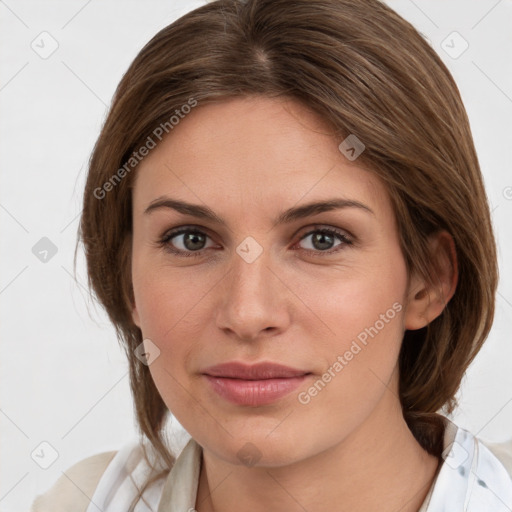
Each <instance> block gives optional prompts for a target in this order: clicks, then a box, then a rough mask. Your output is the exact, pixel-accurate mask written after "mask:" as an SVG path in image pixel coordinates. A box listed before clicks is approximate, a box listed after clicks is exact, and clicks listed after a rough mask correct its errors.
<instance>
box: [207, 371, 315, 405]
mask: <svg viewBox="0 0 512 512" xmlns="http://www.w3.org/2000/svg"><path fill="white" fill-rule="evenodd" d="M202 374H203V376H204V377H205V379H206V380H207V381H208V382H209V384H210V386H211V388H212V389H213V391H215V392H216V393H217V395H219V396H220V397H222V398H223V399H225V400H227V401H229V402H231V403H234V404H237V405H246V406H252V407H257V406H261V405H268V404H271V403H273V402H276V401H277V400H279V399H280V398H282V397H284V396H286V395H288V394H289V393H291V392H292V391H293V390H294V389H296V388H297V387H298V386H300V384H302V383H303V382H304V381H305V380H306V379H307V378H308V377H309V376H310V375H312V374H311V372H309V371H307V370H301V369H298V368H290V367H288V366H283V365H280V364H276V363H259V364H254V365H246V364H242V363H237V362H231V363H224V364H221V365H216V366H212V367H210V368H207V369H206V370H204V371H203V372H202Z"/></svg>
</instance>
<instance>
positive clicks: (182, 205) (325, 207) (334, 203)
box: [144, 197, 375, 226]
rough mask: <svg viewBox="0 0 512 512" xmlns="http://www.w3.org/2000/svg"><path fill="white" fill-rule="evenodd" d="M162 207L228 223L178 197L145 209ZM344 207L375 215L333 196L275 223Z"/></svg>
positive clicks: (360, 205)
mask: <svg viewBox="0 0 512 512" xmlns="http://www.w3.org/2000/svg"><path fill="white" fill-rule="evenodd" d="M161 208H170V209H172V210H176V211H177V212H179V213H183V214H185V215H191V216H193V217H197V218H199V219H204V220H210V221H212V222H217V223H218V224H221V225H224V226H225V225H226V221H225V220H224V219H223V218H222V217H219V216H218V215H217V214H216V213H215V212H214V211H213V210H212V209H210V208H208V207H207V206H201V205H198V204H192V203H187V202H185V201H180V200H177V199H171V198H169V197H160V198H158V199H155V200H154V201H152V202H151V203H150V204H149V206H148V207H147V208H146V209H145V210H144V213H145V214H149V213H151V212H153V211H155V210H158V209H161ZM342 208H358V209H361V210H363V211H366V212H368V213H371V214H372V215H375V213H374V212H373V210H372V209H371V208H369V207H368V206H366V205H365V204H363V203H360V202H359V201H354V200H351V199H341V198H333V199H328V200H324V201H315V202H311V203H307V204H305V205H302V206H297V207H294V208H289V209H288V210H285V211H284V212H282V213H281V214H280V215H279V216H278V217H277V219H276V221H275V224H288V223H290V222H293V221H295V220H299V219H303V218H305V217H309V216H311V215H317V214H319V213H323V212H328V211H332V210H339V209H342Z"/></svg>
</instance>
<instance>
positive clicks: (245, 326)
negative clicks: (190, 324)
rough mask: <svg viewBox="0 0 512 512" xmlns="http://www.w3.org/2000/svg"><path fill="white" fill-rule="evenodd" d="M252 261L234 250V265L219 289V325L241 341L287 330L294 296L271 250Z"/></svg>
mask: <svg viewBox="0 0 512 512" xmlns="http://www.w3.org/2000/svg"><path fill="white" fill-rule="evenodd" d="M249 261H250V260H246V259H244V258H243V257H241V256H240V255H239V254H238V253H236V252H235V253H233V258H232V262H231V268H230V269H229V271H228V272H227V274H226V275H225V276H224V278H223V279H222V283H219V284H220V286H219V288H218V290H217V293H218V305H219V307H218V308H217V316H216V322H217V326H218V328H220V329H222V330H224V331H225V332H226V334H229V335H230V336H231V337H233V338H234V339H238V340H242V341H255V340H257V339H259V338H262V337H269V336H275V335H278V334H280V333H282V332H284V331H285V330H286V329H287V327H288V326H289V323H290V317H291V311H290V309H291V306H292V304H291V300H290V296H292V295H293V294H291V293H290V291H289V290H288V289H287V287H286V285H285V283H284V282H283V280H281V279H280V276H279V274H280V272H279V269H278V265H277V264H275V262H274V264H272V261H271V257H270V255H269V253H268V251H263V252H262V253H261V254H260V255H259V256H258V258H256V260H254V261H252V262H249ZM281 273H282V272H281ZM281 277H282V276H281Z"/></svg>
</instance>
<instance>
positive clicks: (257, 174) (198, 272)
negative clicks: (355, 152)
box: [132, 97, 408, 466]
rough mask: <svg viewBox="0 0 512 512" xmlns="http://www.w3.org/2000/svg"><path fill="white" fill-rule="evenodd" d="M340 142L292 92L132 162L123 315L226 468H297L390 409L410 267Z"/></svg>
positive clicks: (181, 416) (197, 123) (196, 433)
mask: <svg viewBox="0 0 512 512" xmlns="http://www.w3.org/2000/svg"><path fill="white" fill-rule="evenodd" d="M341 142H342V141H341V140H338V139H337V138H334V137H333V136H332V135H329V130H328V128H327V127H326V126H325V125H324V124H323V123H322V121H321V120H320V119H319V118H318V117H317V116H316V115H315V114H313V113H312V112H310V111H308V110H306V109H305V108H304V107H303V106H301V105H300V104H298V103H296V102H295V101H293V100H283V99H280V100H275V99H268V98H263V97H253V98H243V99H230V100H228V101H224V102H222V103H218V104H215V105H204V106H201V105H199V106H198V107H196V108H195V109H194V110H193V111H192V112H191V113H190V114H189V115H188V116H187V117H185V118H184V119H182V120H181V121H180V122H179V124H178V125H177V126H175V127H174V129H173V131H172V132H171V133H170V135H169V136H168V137H167V138H164V139H163V141H162V142H161V143H159V144H158V145H157V147H156V148H154V149H153V150H152V151H151V152H150V153H149V155H148V156H146V158H145V159H144V160H143V161H142V162H141V164H140V165H139V168H138V170H137V179H136V183H135V187H134V191H133V258H132V276H133V287H134V296H135V308H134V310H133V318H134V321H135V323H136V324H137V325H138V326H139V327H140V328H141V330H142V334H143V337H144V339H145V340H146V342H145V347H146V349H147V350H148V351H149V353H150V354H151V356H150V361H151V360H153V362H151V364H150V366H149V368H150V371H151V375H152V377H153V379H154V381H155V384H156V386H157V388H158V390H159V392H160V394H161V396H162V398H163V400H164V401H165V403H166V404H167V406H168V408H169V409H170V410H171V412H172V413H173V414H174V415H175V416H176V418H177V419H178V420H179V422H180V423H181V424H182V425H183V426H184V427H185V429H186V430H187V431H188V432H189V433H190V434H191V435H192V437H194V438H195V439H196V440H197V441H198V442H199V444H201V445H202V446H203V447H204V448H207V449H209V450H210V451H211V452H213V453H215V454H216V455H217V456H218V457H221V458H222V459H224V460H225V461H229V462H233V463H237V464H240V463H247V460H249V459H250V460H251V464H257V465H268V466H278V465H283V464H286V463H291V462H293V461H298V460H302V459H305V458H307V457H310V456H313V455H315V454H318V453H320V452H322V451H324V450H327V449H329V448H332V447H333V446H335V445H338V444H339V443H341V442H342V441H344V440H345V439H347V438H348V437H349V436H350V435H351V434H352V433H354V432H355V431H356V430H358V429H359V428H361V427H362V426H363V425H366V427H367V430H366V431H367V432H368V433H371V431H372V429H375V428H380V429H385V421H386V418H388V417H390V415H392V414H396V413H397V411H398V410H399V406H398V397H397V371H396V366H397V360H398V354H399V349H400V345H401V340H402V336H403V332H404V329H405V328H407V313H406V310H407V296H408V290H407V272H406V266H405V262H404V258H403V256H402V253H401V251H400V247H399V238H398V232H397V226H396V221H395V218H394V214H393V211H392V207H391V203H390V199H389V196H388V194H387V192H386V190H385V188H384V186H383V184H382V182H381V181H380V179H379V178H378V177H377V176H375V175H374V174H372V173H371V172H368V171H366V170H364V169H362V168H361V167H358V162H357V159H355V160H353V161H351V160H349V159H348V158H347V157H346V156H345V154H344V153H342V152H341V151H340V149H339V148H338V146H339V144H340V143H341ZM363 142H364V141H363ZM348 155H350V156H352V155H351V153H350V152H349V153H348ZM177 202H179V204H178V203H177ZM325 202H340V203H339V204H338V206H336V207H333V208H327V207H325V206H318V207H315V208H313V207H309V208H308V207H307V206H308V205H310V204H312V203H325ZM173 206H174V207H173ZM322 230H328V231H322ZM176 231H179V232H177V233H175V232H176ZM147 340H151V342H149V341H147ZM155 346H156V347H157V348H158V350H159V353H158V351H156V352H155V351H154V347H155ZM155 356H156V357H155ZM225 363H238V366H237V365H236V364H235V365H231V366H230V367H227V368H226V367H225V368H217V369H214V368H212V367H214V366H217V365H222V364H225ZM260 363H275V364H278V365H283V366H286V367H289V368H291V369H292V370H290V371H289V372H286V371H283V370H280V369H276V368H272V367H270V368H269V367H264V366H256V367H254V368H253V366H254V365H259V364H260Z"/></svg>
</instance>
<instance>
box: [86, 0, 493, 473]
mask: <svg viewBox="0 0 512 512" xmlns="http://www.w3.org/2000/svg"><path fill="white" fill-rule="evenodd" d="M249 95H264V96H267V97H280V96H287V97H291V98H294V99H296V100H298V101H300V102H302V103H303V104H304V105H307V106H309V107H310V108H312V109H313V110H314V111H315V112H317V113H318V114H319V115H320V116H321V117H322V118H323V119H325V121H327V122H328V123H330V125H332V126H333V128H334V130H335V134H336V135H337V136H339V140H340V142H341V141H342V140H343V139H344V138H345V137H346V136H348V135H349V134H355V135H356V136H357V137H358V138H359V139H360V140H361V141H362V142H363V143H364V144H365V146H366V148H365V150H364V152H363V153H362V154H361V155H360V156H359V159H358V164H359V165H361V166H365V167H366V168H368V169H369V170H372V171H373V172H375V173H376V174H377V175H378V176H379V177H380V178H382V179H383V180H384V182H385V184H386V186H387V189H388V191H389V194H390V197H391V200H392V202H393V206H394V209H395V213H396V217H397V222H398V226H399V232H400V237H401V246H402V251H403V254H404V257H405V260H406V263H407V266H408V270H409V272H413V271H415V272H418V273H419V274H420V275H422V276H424V277H425V278H427V279H428V278H429V277H430V276H432V268H431V263H430V261H429V253H428V246H427V241H428V237H429V235H431V234H432V233H434V232H436V231H438V230H440V229H445V230H447V231H448V232H449V233H450V234H451V235H452V237H453V238H454V241H455V246H456V255H457V259H458V271H459V281H458V285H457V289H456V291H455V294H454V296H453V297H452V299H451V300H450V301H449V303H448V304H447V305H446V307H445V309H444V311H443V313H442V314H441V315H440V316H439V317H438V318H436V319H435V320H434V321H433V322H431V323H430V324H429V325H428V326H427V327H426V328H423V329H420V330H416V331H406V333H405V335H404V339H403V342H402V348H401V352H400V358H399V368H400V400H401V404H402V408H403V414H404V418H405V420H406V421H407V424H408V426H409V428H410V429H411V431H412V432H413V434H414V435H415V437H416V439H417V440H418V442H419V443H420V444H421V445H422V446H423V447H424V448H425V449H426V450H427V451H428V452H429V453H431V454H435V455H437V456H440V454H441V451H442V444H443V439H442V433H443V423H442V416H440V415H439V414H437V413H436V411H438V410H439V409H440V408H443V407H444V408H445V411H446V412H448V413H449V412H451V411H452V410H453V409H454V407H455V405H456V400H455V394H456V392H457V390H458V388H459V386H460V382H461V379H462V377H463V374H464V372H465V371H466V369H467V367H468V365H469V364H470V362H471V361H472V360H473V358H474V357H475V355H476V354H477V352H478V351H479V349H480V347H481V346H482V344H483V342H484V340H485V338H486V337H487V335H488V333H489V330H490V328H491V325H492V319H493V315H494V300H495V291H496V286H497V279H498V271H497V262H496V249H495V241H494V236H493V232H492V226H491V221H490V213H489V207H488V204H487V198H486V194H485V190H484V187H483V183H482V176H481V173H480V168H479V163H478V159H477V155H476V152H475V148H474V144H473V140H472V135H471V131H470V126H469V122H468V118H467V114H466V111H465V109H464V106H463V103H462V100H461V97H460V94H459V91H458V88H457V86H456V84H455V82H454V80H453V78H452V76H451V74H450V72H449V71H448V69H447V68H446V67H445V65H444V64H443V62H442V61H441V59H440V58H439V56H438V55H437V54H436V52H435V51H434V50H433V49H432V48H431V46H430V45H429V43H428V42H426V40H425V39H424V38H423V37H422V36H421V35H420V34H419V33H418V32H417V31H416V29H415V28H414V27H413V26H412V25H411V24H410V23H408V22H407V21H405V20H404V19H403V18H401V17H400V16H399V15H398V14H397V13H395V12H394V11H393V10H392V9H390V8H389V7H387V6H386V5H385V4H383V3H381V2H380V1H379V0H293V1H290V0H247V1H245V2H243V1H237V0H217V1H213V2H211V3H209V4H207V5H205V6H203V7H200V8H198V9H196V10H194V11H192V12H189V13H188V14H186V15H185V16H183V17H182V18H180V19H178V20H177V21H175V22H174V23H172V24H171V25H169V26H167V27H166V28H164V29H163V30H161V31H160V32H159V33H158V34H156V35H155V36H154V37H153V38H152V39H151V41H149V42H148V43H147V44H146V45H145V46H144V48H143V49H142V50H141V51H140V53H139V54H138V55H137V57H136V58H135V60H134V61H133V63H132V64H131V66H130V67H129V69H128V71H127V72H126V74H125V75H124V76H123V78H122V80H121V82H120V84H119V86H118V88H117V90H116V93H115V96H114V98H113V102H112V105H111V108H110V112H109V114H108V117H107V119H106V121H105V123H104V126H103V128H102V131H101V133H100V136H99V138H98V140H97V142H96V145H95V147H94V151H93V153H92V156H91V159H90V167H89V174H88V177H87V183H86V187H85V196H84V205H83V214H82V218H81V223H80V236H81V239H82V241H83V244H84V247H85V253H86V258H87V265H88V273H89V284H90V286H91V287H92V289H93V290H94V292H95V294H96V296H97V298H98V299H99V301H100V302H101V303H102V304H103V306H104V307H105V309H106V311H107V312H108V315H109V316H110V319H111V320H112V322H113V324H114V326H115V328H116V331H117V334H118V337H119V340H120V341H121V342H122V345H123V347H124V348H125V350H126V354H127V357H128V361H129V366H130V380H131V389H132V393H133V398H134V403H135V409H136V416H137V421H138V424H139V427H140V432H141V435H144V436H146V437H147V438H148V439H149V441H150V442H151V443H152V444H153V446H154V447H155V448H156V450H157V451H158V452H159V453H160V454H161V455H162V457H163V459H164V460H165V461H167V462H168V464H169V467H171V465H172V460H173V459H172V456H171V454H170V453H169V452H168V450H167V447H166V446H165V443H164V442H163V438H162V429H163V426H164V423H165V419H166V417H167V414H168V411H167V408H166V405H165V404H164V402H163V400H162V398H161V397H160V395H159V393H158V391H157V389H156V387H155V385H154V383H153V380H152V378H151V375H150V372H149V369H148V367H147V366H146V365H144V364H142V363H141V362H140V361H139V360H138V359H137V358H136V357H134V350H135V348H136V347H137V346H138V345H139V344H140V343H141V342H142V335H141V331H140V330H139V329H138V328H137V327H136V326H135V325H134V323H133V321H132V317H131V303H132V301H133V291H132V287H131V269H130V256H131V229H132V224H131V222H132V220H131V219H132V217H131V215H132V211H131V209H132V205H131V187H132V184H133V179H134V175H135V173H134V172H132V173H130V172H129V170H128V171H126V172H124V173H121V174H122V175H123V176H122V179H119V180H117V179H116V181H115V183H114V182H113V181H112V178H114V175H115V174H116V172H117V170H118V169H120V168H121V167H122V166H123V165H125V164H126V162H127V161H129V159H130V157H131V156H132V152H133V151H134V150H137V148H139V147H140V146H141V145H143V144H144V141H146V140H147V137H148V136H151V134H153V133H154V130H155V128H156V127H158V126H162V125H165V123H167V125H165V126H167V130H166V131H169V128H170V126H169V119H170V118H171V116H173V115H174V114H175V112H176V110H179V109H181V107H182V106H183V105H186V104H190V101H191V99H192V100H193V101H197V102H198V104H199V105H204V104H207V103H209V102H215V101H221V100H222V99H225V98H230V97H235V96H249ZM126 169H127V168H126V167H125V170H126ZM117 176H118V177H119V176H120V175H119V173H118V175H117ZM109 180H110V183H111V184H112V186H109V187H108V191H107V188H106V187H104V185H105V184H106V183H107V181H109ZM99 190H101V191H102V192H98V191H99ZM100 196H101V197H100Z"/></svg>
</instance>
